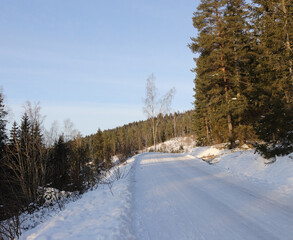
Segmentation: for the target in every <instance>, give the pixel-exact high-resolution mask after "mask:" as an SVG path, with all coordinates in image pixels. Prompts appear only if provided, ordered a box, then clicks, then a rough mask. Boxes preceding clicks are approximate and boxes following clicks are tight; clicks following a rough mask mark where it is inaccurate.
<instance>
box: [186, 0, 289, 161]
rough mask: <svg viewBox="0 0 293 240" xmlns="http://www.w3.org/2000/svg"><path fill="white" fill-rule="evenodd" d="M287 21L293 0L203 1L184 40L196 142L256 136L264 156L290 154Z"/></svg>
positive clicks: (252, 138) (240, 139)
mask: <svg viewBox="0 0 293 240" xmlns="http://www.w3.org/2000/svg"><path fill="white" fill-rule="evenodd" d="M292 24H293V3H292V1H291V0H253V1H252V3H251V4H248V3H247V2H246V1H244V0H202V1H201V4H200V5H199V6H198V8H197V11H196V12H195V13H194V17H193V25H194V27H195V29H196V30H197V32H198V34H197V36H195V37H193V38H192V43H191V44H190V45H189V47H190V49H191V50H192V51H193V52H194V53H196V54H197V55H196V58H195V62H196V67H195V68H194V69H193V71H194V72H195V73H196V78H195V80H194V82H195V102H194V105H195V113H194V121H195V133H196V136H197V138H198V143H199V144H202V145H206V144H213V143H220V142H230V147H231V148H233V147H235V145H236V144H235V140H239V141H240V142H242V143H243V142H246V141H251V140H257V141H258V144H256V146H257V149H258V150H259V151H260V152H261V153H262V154H263V155H264V156H266V157H273V156H275V155H281V154H287V153H289V152H291V151H292V149H293V122H292V121H293V70H292V67H293V66H292V62H293V61H292V59H293V52H292V42H293V40H292V39H293V27H292Z"/></svg>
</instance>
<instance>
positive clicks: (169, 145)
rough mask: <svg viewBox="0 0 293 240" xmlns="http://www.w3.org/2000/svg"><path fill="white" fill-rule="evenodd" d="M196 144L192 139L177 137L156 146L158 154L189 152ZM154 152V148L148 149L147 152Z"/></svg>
mask: <svg viewBox="0 0 293 240" xmlns="http://www.w3.org/2000/svg"><path fill="white" fill-rule="evenodd" d="M195 145H196V142H195V141H194V140H193V137H177V138H173V139H171V140H168V141H166V142H163V143H159V144H157V151H159V152H168V153H172V152H190V151H192V149H193V148H194V147H195ZM151 150H154V146H152V147H149V148H148V151H151Z"/></svg>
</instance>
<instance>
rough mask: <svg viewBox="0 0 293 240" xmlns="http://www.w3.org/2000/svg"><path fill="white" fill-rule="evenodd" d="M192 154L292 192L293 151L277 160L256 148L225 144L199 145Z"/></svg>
mask: <svg viewBox="0 0 293 240" xmlns="http://www.w3.org/2000/svg"><path fill="white" fill-rule="evenodd" d="M191 155H192V156H195V157H197V158H200V159H202V160H204V161H207V162H208V163H210V164H213V166H216V167H218V168H222V169H223V170H226V171H229V172H230V173H231V174H233V175H239V176H246V177H249V178H250V179H251V180H252V181H265V182H268V183H270V184H273V185H276V187H279V188H283V189H284V190H286V189H287V190H286V191H288V193H289V192H292V188H293V153H291V154H289V155H287V156H283V157H277V158H276V161H275V162H270V161H268V160H266V159H264V158H263V157H262V156H260V155H259V154H257V153H255V150H254V149H247V147H246V146H244V147H243V148H241V149H235V150H227V149H224V148H223V145H216V146H210V147H197V148H195V149H193V150H192V152H191Z"/></svg>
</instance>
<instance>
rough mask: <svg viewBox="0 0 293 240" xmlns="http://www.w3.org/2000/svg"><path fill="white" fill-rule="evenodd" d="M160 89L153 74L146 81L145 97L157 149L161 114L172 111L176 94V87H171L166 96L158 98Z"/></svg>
mask: <svg viewBox="0 0 293 240" xmlns="http://www.w3.org/2000/svg"><path fill="white" fill-rule="evenodd" d="M157 92H158V90H157V88H156V85H155V76H154V75H153V74H152V75H151V76H150V77H149V78H148V79H147V83H146V95H145V98H144V104H145V105H144V108H143V111H144V114H145V115H146V116H147V117H148V118H149V119H151V123H152V133H153V141H154V147H155V151H156V138H157V131H158V126H159V124H160V121H161V118H160V116H161V115H164V114H167V113H169V112H170V107H171V103H172V100H173V97H174V94H175V88H172V89H170V90H169V91H168V92H167V93H166V94H165V95H164V96H162V97H161V98H159V99H158V93H157Z"/></svg>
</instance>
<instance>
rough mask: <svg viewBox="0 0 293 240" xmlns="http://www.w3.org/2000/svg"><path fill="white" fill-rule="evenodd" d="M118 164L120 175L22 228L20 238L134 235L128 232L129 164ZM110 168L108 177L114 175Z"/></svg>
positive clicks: (100, 237) (92, 237)
mask: <svg viewBox="0 0 293 240" xmlns="http://www.w3.org/2000/svg"><path fill="white" fill-rule="evenodd" d="M133 162H134V158H132V159H130V160H128V164H126V165H122V166H120V168H119V173H118V174H119V175H121V176H124V178H121V179H119V180H117V181H115V182H114V183H113V185H107V184H100V185H99V186H98V188H97V189H95V190H93V191H90V192H87V193H85V194H84V195H83V196H82V198H81V199H79V200H78V201H76V202H71V203H69V204H67V205H66V208H65V210H64V211H61V212H60V213H59V214H58V215H56V216H53V217H52V218H51V219H49V220H48V221H46V222H45V223H42V224H40V225H38V226H37V227H36V228H34V229H31V230H29V231H27V232H25V233H24V234H23V235H22V237H21V239H27V240H33V239H40V240H45V239H50V240H54V239H70V240H74V239H76V240H80V239H99V240H103V239H113V240H115V239H129V240H131V239H134V237H133V233H132V232H131V229H132V228H131V219H130V216H131V214H130V209H131V191H129V188H130V179H131V174H128V172H129V171H131V166H132V164H133ZM115 174H117V173H116V172H115V171H113V172H112V173H111V174H110V176H108V179H115V178H118V176H117V175H115Z"/></svg>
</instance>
